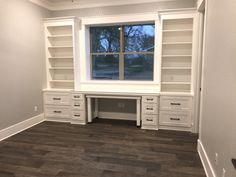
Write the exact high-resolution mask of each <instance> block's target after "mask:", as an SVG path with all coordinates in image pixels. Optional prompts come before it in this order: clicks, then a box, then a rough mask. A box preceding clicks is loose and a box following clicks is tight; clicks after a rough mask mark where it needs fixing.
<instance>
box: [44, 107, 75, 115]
mask: <svg viewBox="0 0 236 177" xmlns="http://www.w3.org/2000/svg"><path fill="white" fill-rule="evenodd" d="M45 116H46V117H56V118H71V110H70V107H65V106H63V107H58V106H46V107H45Z"/></svg>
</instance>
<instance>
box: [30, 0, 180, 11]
mask: <svg viewBox="0 0 236 177" xmlns="http://www.w3.org/2000/svg"><path fill="white" fill-rule="evenodd" d="M29 1H31V2H33V3H35V4H38V5H40V6H43V7H45V8H47V9H49V10H66V9H80V8H92V7H104V6H117V5H128V4H141V3H150V2H169V1H178V0H29Z"/></svg>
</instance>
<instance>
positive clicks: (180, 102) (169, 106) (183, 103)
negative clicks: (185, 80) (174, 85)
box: [160, 96, 192, 111]
mask: <svg viewBox="0 0 236 177" xmlns="http://www.w3.org/2000/svg"><path fill="white" fill-rule="evenodd" d="M160 109H161V110H177V111H178V110H191V109H192V97H184V96H182V97H180V96H177V97H176V96H175V97H173V96H161V97H160Z"/></svg>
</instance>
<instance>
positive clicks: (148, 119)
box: [142, 115, 158, 125]
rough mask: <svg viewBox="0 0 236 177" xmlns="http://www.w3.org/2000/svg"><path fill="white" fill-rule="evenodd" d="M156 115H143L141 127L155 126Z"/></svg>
mask: <svg viewBox="0 0 236 177" xmlns="http://www.w3.org/2000/svg"><path fill="white" fill-rule="evenodd" d="M157 118H158V116H157V115H143V116H142V124H143V125H157Z"/></svg>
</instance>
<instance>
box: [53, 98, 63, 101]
mask: <svg viewBox="0 0 236 177" xmlns="http://www.w3.org/2000/svg"><path fill="white" fill-rule="evenodd" d="M53 100H57V101H58V100H61V98H53Z"/></svg>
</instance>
